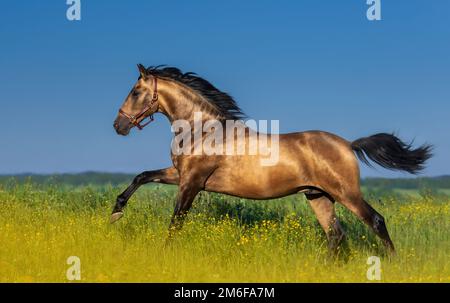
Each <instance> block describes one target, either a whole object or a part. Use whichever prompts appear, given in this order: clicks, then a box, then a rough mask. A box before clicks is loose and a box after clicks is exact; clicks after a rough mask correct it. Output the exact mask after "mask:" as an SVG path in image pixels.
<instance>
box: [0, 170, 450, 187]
mask: <svg viewBox="0 0 450 303" xmlns="http://www.w3.org/2000/svg"><path fill="white" fill-rule="evenodd" d="M134 177H135V174H125V173H101V172H85V173H77V174H55V175H38V174H20V175H0V184H6V183H10V184H11V183H18V184H23V183H35V184H42V185H50V184H53V185H58V184H65V185H73V186H81V185H106V184H111V185H118V184H124V183H129V182H131V181H132V180H133V178H134ZM361 184H362V185H363V186H365V187H367V188H377V189H386V190H388V189H396V188H397V189H399V188H400V189H422V188H427V189H450V176H440V177H419V178H395V179H390V178H365V179H363V180H362V182H361Z"/></svg>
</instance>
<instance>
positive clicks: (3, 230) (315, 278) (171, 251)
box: [0, 182, 450, 282]
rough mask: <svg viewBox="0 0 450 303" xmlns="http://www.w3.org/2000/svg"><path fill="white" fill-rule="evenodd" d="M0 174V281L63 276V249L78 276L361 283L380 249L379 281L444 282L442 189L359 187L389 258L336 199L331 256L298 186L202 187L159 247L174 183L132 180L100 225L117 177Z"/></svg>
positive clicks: (449, 224) (446, 210) (448, 275)
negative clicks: (282, 194)
mask: <svg viewBox="0 0 450 303" xmlns="http://www.w3.org/2000/svg"><path fill="white" fill-rule="evenodd" d="M0 184H1V185H0V282H68V280H67V278H66V271H67V269H68V268H69V265H68V264H67V259H68V257H69V256H77V257H79V258H80V261H81V282H371V281H368V280H367V278H366V272H367V269H368V267H369V265H367V263H366V262H367V258H368V257H369V256H380V258H381V269H382V274H381V282H450V262H449V252H450V241H449V230H450V220H449V218H450V216H449V215H450V203H449V202H450V197H449V196H448V195H446V194H445V193H442V192H441V193H439V192H427V191H421V192H415V193H414V194H411V193H412V192H411V191H406V192H404V191H403V192H402V191H389V192H383V191H374V190H370V189H367V188H366V189H365V191H366V195H367V197H368V200H369V201H370V203H371V204H372V206H374V207H375V208H376V209H377V210H378V211H379V212H380V213H382V214H383V215H384V217H385V218H386V221H387V225H388V228H389V231H390V233H391V237H392V239H393V241H394V243H395V245H396V248H397V255H396V256H395V257H393V258H387V257H386V256H384V248H383V246H382V245H381V243H380V242H379V241H378V239H377V238H375V236H374V235H373V233H372V232H371V231H370V230H369V229H368V228H367V227H366V226H365V225H364V224H362V223H361V222H359V221H358V220H357V219H356V218H355V217H354V216H353V215H352V214H351V213H349V212H348V211H347V210H346V209H344V208H343V207H341V206H339V205H338V204H337V211H338V215H339V217H340V219H341V221H342V223H343V226H344V229H345V230H346V233H347V241H346V246H345V247H343V248H342V253H341V255H340V257H339V258H338V259H333V258H330V256H329V255H328V252H327V243H326V238H325V235H324V233H323V231H322V230H321V228H320V227H319V225H318V223H317V222H316V219H315V217H314V215H313V213H312V210H311V209H310V207H309V205H308V203H307V202H306V200H305V199H304V198H303V197H302V196H300V195H296V196H290V197H287V198H283V199H277V200H273V201H249V200H244V199H238V198H232V197H228V196H223V195H217V194H210V193H202V194H201V195H200V196H199V197H198V198H197V199H196V201H195V203H194V207H193V210H192V211H191V213H190V214H189V216H188V218H187V220H186V223H185V226H184V229H183V230H182V232H181V233H180V234H178V235H177V237H176V239H175V240H174V241H172V242H171V244H170V245H168V246H165V245H164V244H165V239H166V236H167V227H168V223H169V220H170V216H171V214H172V210H173V205H174V200H175V195H176V187H173V186H161V185H149V186H145V187H143V188H141V189H140V190H139V191H138V192H137V193H136V195H135V196H134V197H133V198H132V199H131V200H130V203H129V206H128V207H127V209H126V210H125V216H124V217H123V218H122V219H121V220H120V221H118V222H117V223H115V224H113V225H110V224H109V222H108V221H109V216H110V213H111V209H112V206H113V204H114V201H115V198H116V196H117V194H119V192H120V191H121V190H123V189H124V187H125V186H126V185H125V184H121V185H115V186H112V185H76V186H74V185H68V184H35V183H31V182H30V183H27V182H24V183H14V182H4V183H0ZM375 282H377V281H375Z"/></svg>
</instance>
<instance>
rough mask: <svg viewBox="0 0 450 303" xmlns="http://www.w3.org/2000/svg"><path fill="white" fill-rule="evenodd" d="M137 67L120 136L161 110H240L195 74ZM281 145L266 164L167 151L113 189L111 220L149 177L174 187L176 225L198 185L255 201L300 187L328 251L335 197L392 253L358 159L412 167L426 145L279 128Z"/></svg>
mask: <svg viewBox="0 0 450 303" xmlns="http://www.w3.org/2000/svg"><path fill="white" fill-rule="evenodd" d="M138 68H139V72H140V77H139V79H138V80H137V82H136V84H135V85H134V87H133V88H132V90H131V92H130V94H129V95H128V97H127V98H126V100H125V102H124V104H123V105H122V107H121V108H120V111H119V115H118V117H117V119H116V120H115V122H114V128H115V129H116V131H117V133H118V134H120V135H127V134H128V133H129V132H130V129H131V128H133V127H135V126H136V127H138V128H139V129H142V128H143V127H144V126H145V125H147V124H148V123H149V122H147V123H146V124H144V125H143V124H142V123H143V121H144V120H145V119H147V118H150V119H152V118H153V114H155V113H161V114H163V115H165V116H166V117H167V118H168V119H169V120H170V122H171V123H174V122H175V121H178V120H183V121H188V123H191V124H193V123H194V116H195V113H198V112H201V113H202V123H206V121H208V120H217V121H220V123H225V121H227V120H239V119H242V118H243V117H244V115H243V113H242V111H241V110H240V108H239V107H238V105H237V104H236V102H235V101H234V100H233V99H232V98H231V97H230V96H229V95H227V94H226V93H223V92H221V91H219V90H218V89H217V88H215V87H214V86H213V85H211V84H210V83H209V82H208V81H206V80H204V79H202V78H200V77H198V76H197V75H195V74H192V73H182V72H181V71H180V70H179V69H177V68H173V67H165V68H162V67H150V68H145V67H144V66H142V65H138ZM249 134H250V131H249V130H248V129H246V131H245V135H244V139H241V141H242V140H244V141H248V140H249V136H250V135H249ZM192 135H194V134H192ZM203 136H204V134H203ZM224 136H225V137H226V133H224ZM258 138H259V137H258ZM202 139H204V138H202ZM223 140H224V141H225V140H226V138H223ZM192 148H193V147H192ZM278 151H279V159H278V161H277V162H276V163H275V164H274V165H270V166H265V165H262V164H261V161H260V160H261V159H262V157H263V156H262V155H260V154H252V155H249V154H244V155H242V154H241V155H224V154H213V155H206V154H200V155H199V154H186V153H183V154H174V153H173V152H172V162H173V166H172V167H169V168H166V169H161V170H155V171H145V172H143V173H141V174H139V175H138V176H136V178H135V179H134V180H133V182H132V184H131V185H130V186H129V187H128V188H127V189H126V190H125V191H124V192H123V193H122V194H121V195H119V196H118V198H117V202H116V204H115V207H114V210H113V213H112V216H111V222H115V221H117V220H118V219H120V218H121V217H122V216H123V209H124V207H125V206H126V204H127V201H128V200H129V198H130V197H131V195H133V193H134V192H135V191H136V190H137V189H138V188H139V187H140V186H141V185H143V184H146V183H149V182H158V183H164V184H176V185H178V187H179V191H178V196H177V201H176V207H175V210H174V213H173V217H172V220H171V225H170V230H177V229H179V228H181V226H182V222H183V218H184V217H185V215H186V214H187V212H188V211H189V209H190V208H191V205H192V202H193V200H194V198H195V197H196V195H197V194H198V193H199V192H200V191H202V190H203V191H208V192H216V193H223V194H227V195H233V196H237V197H242V198H249V199H260V200H265V199H273V198H278V197H283V196H287V195H292V194H296V193H303V194H305V195H306V198H307V199H308V200H309V204H310V205H311V207H312V209H313V211H314V213H315V215H316V216H317V219H318V221H319V223H320V225H321V226H322V228H323V229H324V231H325V233H326V235H327V238H328V241H329V248H330V250H331V251H334V252H336V251H337V248H338V246H339V244H340V243H341V241H342V240H343V238H344V231H343V230H342V227H341V225H340V224H339V220H338V218H337V217H336V213H335V208H334V203H335V201H337V202H339V203H341V204H342V205H344V206H345V207H346V208H348V209H349V210H350V211H351V212H353V213H354V214H355V215H356V216H357V217H358V218H359V219H361V220H362V221H363V222H364V223H366V224H367V225H368V226H370V227H371V228H372V230H373V231H374V232H375V233H376V234H377V235H378V236H379V237H380V238H381V239H382V241H383V243H384V245H385V246H386V247H387V248H388V250H389V251H391V252H394V245H393V243H392V241H391V239H390V237H389V234H388V230H387V228H386V224H385V220H384V218H383V216H381V215H380V214H379V213H378V212H377V211H376V210H375V209H373V207H371V206H370V205H369V204H368V203H367V202H366V201H365V200H364V197H363V195H362V193H361V189H360V171H359V165H358V161H357V158H359V159H360V160H362V161H363V162H365V163H366V164H369V162H368V161H369V159H370V160H371V161H373V162H375V163H377V164H379V165H381V166H382V167H384V168H388V169H393V170H403V171H407V172H409V173H412V174H415V173H418V172H420V170H422V169H423V167H424V163H425V161H426V160H427V159H428V158H430V156H431V147H430V146H428V145H423V146H421V147H419V148H416V149H414V148H412V147H411V146H410V145H408V144H405V143H403V142H402V141H401V140H400V139H398V138H397V137H395V136H393V135H390V134H384V133H382V134H376V135H373V136H370V137H366V138H361V139H358V140H356V141H353V142H351V141H347V140H345V139H343V138H341V137H339V136H337V135H334V134H331V133H327V132H323V131H306V132H297V133H290V134H281V135H279V141H278Z"/></svg>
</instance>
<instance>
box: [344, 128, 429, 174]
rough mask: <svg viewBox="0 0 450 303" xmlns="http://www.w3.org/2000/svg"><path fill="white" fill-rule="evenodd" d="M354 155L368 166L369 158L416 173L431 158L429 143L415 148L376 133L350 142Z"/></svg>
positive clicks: (380, 163) (395, 138)
mask: <svg viewBox="0 0 450 303" xmlns="http://www.w3.org/2000/svg"><path fill="white" fill-rule="evenodd" d="M351 146H352V149H353V150H354V151H355V153H356V156H358V158H359V159H360V160H361V161H363V162H364V163H366V164H367V165H369V166H372V165H371V164H370V163H369V160H368V159H370V160H372V161H373V162H375V163H377V164H378V165H380V166H382V167H384V168H387V169H392V170H404V171H407V172H409V173H411V174H417V173H419V172H420V171H421V170H423V169H424V168H425V167H424V165H425V162H426V161H427V160H428V159H429V158H431V156H432V154H431V150H432V146H431V145H422V146H420V147H419V148H417V149H413V148H412V144H406V143H404V142H402V141H401V140H400V139H399V138H397V137H396V136H394V135H390V134H376V135H373V136H370V137H366V138H361V139H358V140H356V141H354V142H352V144H351Z"/></svg>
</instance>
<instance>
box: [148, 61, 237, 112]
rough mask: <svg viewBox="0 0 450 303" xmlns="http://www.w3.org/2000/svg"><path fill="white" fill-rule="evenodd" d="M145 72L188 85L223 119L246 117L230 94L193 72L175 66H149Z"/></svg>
mask: <svg viewBox="0 0 450 303" xmlns="http://www.w3.org/2000/svg"><path fill="white" fill-rule="evenodd" d="M147 74H148V75H153V76H157V77H163V78H169V79H172V80H175V81H177V82H180V83H182V84H184V85H186V86H188V87H190V88H191V89H193V90H194V91H196V92H197V93H199V94H200V95H202V96H203V97H204V99H206V101H207V102H209V103H210V104H211V105H212V106H213V107H214V108H215V109H216V110H217V111H218V114H219V116H221V117H222V118H223V120H240V119H243V118H245V117H246V115H245V114H244V113H243V111H242V110H241V109H240V107H239V106H238V105H237V103H236V101H234V99H233V98H232V97H231V96H230V95H228V94H227V93H224V92H222V91H220V90H218V89H217V88H216V87H215V86H214V85H212V84H211V83H209V82H208V81H207V80H205V79H203V78H201V77H199V76H197V74H195V73H183V72H182V71H181V70H180V69H178V68H176V67H164V66H151V67H149V68H147Z"/></svg>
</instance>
